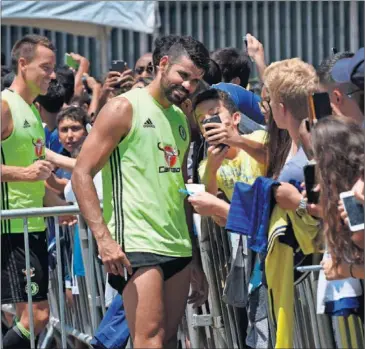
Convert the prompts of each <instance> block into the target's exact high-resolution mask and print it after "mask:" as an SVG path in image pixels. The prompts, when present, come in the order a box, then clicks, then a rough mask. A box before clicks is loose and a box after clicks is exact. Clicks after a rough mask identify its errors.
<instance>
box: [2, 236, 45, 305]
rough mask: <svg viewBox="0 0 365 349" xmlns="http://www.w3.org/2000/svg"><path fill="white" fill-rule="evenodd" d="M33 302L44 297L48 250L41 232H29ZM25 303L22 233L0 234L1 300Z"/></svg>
mask: <svg viewBox="0 0 365 349" xmlns="http://www.w3.org/2000/svg"><path fill="white" fill-rule="evenodd" d="M29 255H30V268H31V269H30V271H31V273H30V277H31V290H32V296H33V297H32V300H33V302H41V301H44V300H47V293H48V252H47V237H46V233H45V232H36V233H29ZM22 302H28V294H27V277H26V268H25V252H24V234H2V235H1V303H22Z"/></svg>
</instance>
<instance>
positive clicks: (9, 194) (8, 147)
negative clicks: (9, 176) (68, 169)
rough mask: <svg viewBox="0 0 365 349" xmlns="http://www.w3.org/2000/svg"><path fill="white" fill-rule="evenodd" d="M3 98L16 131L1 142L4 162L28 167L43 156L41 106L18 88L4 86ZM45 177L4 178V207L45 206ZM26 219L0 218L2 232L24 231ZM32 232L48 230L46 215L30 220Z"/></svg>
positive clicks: (43, 136)
mask: <svg viewBox="0 0 365 349" xmlns="http://www.w3.org/2000/svg"><path fill="white" fill-rule="evenodd" d="M1 99H2V100H5V101H7V103H8V105H9V108H10V111H11V116H12V119H13V124H14V128H13V132H12V133H11V135H10V136H9V137H8V138H7V139H5V140H3V141H2V142H1V163H2V164H4V165H8V166H19V167H27V166H29V165H31V164H33V163H34V162H35V161H37V160H40V159H44V158H45V156H44V151H45V148H44V144H45V142H44V141H45V135H44V130H43V127H42V122H41V119H40V117H39V114H38V110H37V109H36V108H35V106H34V105H32V106H29V104H27V103H26V102H25V101H24V99H23V98H22V97H20V95H18V94H17V93H16V92H13V91H10V90H5V91H2V92H1ZM44 193H45V185H44V181H38V182H1V209H2V210H13V209H18V208H33V207H43V197H44ZM23 226H24V223H23V219H13V220H1V233H2V234H8V233H23V232H24V227H23ZM28 227H29V232H40V231H44V230H45V224H44V218H43V217H39V218H37V217H35V218H29V220H28Z"/></svg>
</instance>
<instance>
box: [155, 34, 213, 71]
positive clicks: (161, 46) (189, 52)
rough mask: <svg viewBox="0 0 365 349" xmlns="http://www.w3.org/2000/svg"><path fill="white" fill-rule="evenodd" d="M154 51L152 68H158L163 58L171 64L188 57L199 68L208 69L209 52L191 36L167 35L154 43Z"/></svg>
mask: <svg viewBox="0 0 365 349" xmlns="http://www.w3.org/2000/svg"><path fill="white" fill-rule="evenodd" d="M155 46H156V47H155V50H154V51H153V54H152V57H153V58H152V61H153V65H154V66H158V65H159V63H160V60H161V58H162V57H163V56H169V58H170V60H171V62H174V61H176V60H177V59H178V58H180V57H181V56H187V57H189V58H190V59H191V60H192V61H193V63H194V64H195V65H196V66H197V67H198V68H199V69H203V70H204V71H207V70H208V69H209V52H208V50H207V49H206V47H205V46H204V45H203V44H202V43H201V42H200V41H198V40H196V39H194V38H193V37H191V36H177V35H168V36H167V37H161V38H159V39H157V40H156V41H155Z"/></svg>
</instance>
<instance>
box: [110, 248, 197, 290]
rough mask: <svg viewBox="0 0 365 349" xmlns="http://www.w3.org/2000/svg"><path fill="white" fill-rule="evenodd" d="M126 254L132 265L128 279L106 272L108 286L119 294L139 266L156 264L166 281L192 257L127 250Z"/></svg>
mask: <svg viewBox="0 0 365 349" xmlns="http://www.w3.org/2000/svg"><path fill="white" fill-rule="evenodd" d="M126 255H127V258H128V260H129V262H130V263H131V265H132V275H128V280H125V279H124V277H123V276H121V275H114V274H111V273H109V274H108V282H109V284H110V286H112V287H113V288H114V289H115V290H117V291H118V293H120V294H122V293H123V290H124V287H125V286H126V284H127V282H128V281H129V280H130V279H131V277H132V276H133V275H134V273H135V272H136V271H137V270H138V269H139V268H142V267H152V266H158V267H160V268H161V270H162V273H163V277H164V280H165V281H167V280H168V279H170V278H171V277H172V276H174V275H176V274H177V273H179V272H180V271H182V270H183V269H185V267H187V266H188V264H189V263H190V262H191V260H192V257H169V256H162V255H159V254H154V253H148V252H127V253H126Z"/></svg>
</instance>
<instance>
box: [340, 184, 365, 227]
mask: <svg viewBox="0 0 365 349" xmlns="http://www.w3.org/2000/svg"><path fill="white" fill-rule="evenodd" d="M340 199H341V200H342V202H343V205H344V207H345V211H346V213H347V215H348V218H349V227H350V230H351V231H353V232H355V231H359V230H364V206H363V205H362V204H361V203H360V202H358V201H357V199H356V198H355V196H354V192H352V191H346V192H343V193H341V194H340Z"/></svg>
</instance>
